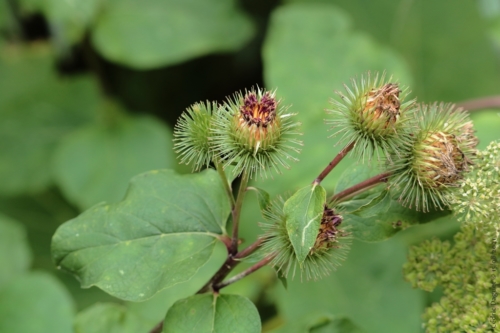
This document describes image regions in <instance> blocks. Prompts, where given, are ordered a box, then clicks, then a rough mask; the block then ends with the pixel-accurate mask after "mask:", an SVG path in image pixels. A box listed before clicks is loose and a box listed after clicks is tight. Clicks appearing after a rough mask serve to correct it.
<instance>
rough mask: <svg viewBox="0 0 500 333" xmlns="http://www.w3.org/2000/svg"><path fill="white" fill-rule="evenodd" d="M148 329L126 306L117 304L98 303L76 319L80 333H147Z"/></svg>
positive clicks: (76, 325) (76, 329)
mask: <svg viewBox="0 0 500 333" xmlns="http://www.w3.org/2000/svg"><path fill="white" fill-rule="evenodd" d="M148 328H149V327H145V326H144V324H143V323H141V321H140V319H139V318H138V317H137V316H135V315H134V314H133V313H130V312H129V311H127V308H126V307H125V306H123V305H121V304H116V303H96V304H94V305H92V306H91V307H89V308H87V309H85V310H84V311H82V312H80V313H79V314H78V315H77V317H76V319H75V331H76V332H78V333H138V332H144V333H146V332H147V331H148Z"/></svg>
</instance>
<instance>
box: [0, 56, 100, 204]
mask: <svg viewBox="0 0 500 333" xmlns="http://www.w3.org/2000/svg"><path fill="white" fill-rule="evenodd" d="M49 52H50V51H49V49H48V48H46V47H45V46H38V47H32V48H29V49H28V48H14V47H13V48H9V52H7V51H6V52H0V118H1V119H2V121H1V122H0V142H4V143H8V144H2V145H0V194H3V195H19V194H22V193H27V192H28V193H33V192H39V191H41V190H43V189H45V188H46V187H48V186H49V185H50V184H51V183H52V178H51V176H52V175H51V168H50V161H51V154H52V152H53V150H54V147H55V146H56V144H57V142H58V141H59V140H60V139H61V138H62V137H63V136H64V135H66V134H68V133H69V132H71V131H72V130H74V129H75V128H77V127H79V126H81V125H83V124H87V123H89V122H91V121H93V120H94V118H95V111H94V110H95V109H96V107H97V104H98V102H99V93H98V89H97V86H96V84H95V82H94V81H93V80H92V79H91V78H90V77H78V78H75V79H73V78H72V79H67V78H66V79H61V78H59V77H57V75H56V73H55V71H54V70H53V60H52V57H51V55H50V53H49ZM26 78H29V80H27V79H26Z"/></svg>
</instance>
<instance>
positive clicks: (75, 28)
mask: <svg viewBox="0 0 500 333" xmlns="http://www.w3.org/2000/svg"><path fill="white" fill-rule="evenodd" d="M19 2H20V4H21V7H22V8H23V10H24V11H28V12H41V13H43V14H44V16H45V17H46V18H47V19H48V21H49V23H50V24H51V26H52V29H53V30H56V31H57V33H56V34H55V35H56V36H55V37H56V38H62V39H63V41H64V42H70V43H71V42H77V41H79V40H81V39H82V38H83V36H84V33H85V31H86V29H87V27H88V26H89V24H90V23H91V22H92V20H93V19H95V17H96V15H97V13H98V9H99V6H100V5H101V3H102V2H103V1H101V0H86V1H74V2H73V1H60V0H20V1H19ZM53 37H54V36H53Z"/></svg>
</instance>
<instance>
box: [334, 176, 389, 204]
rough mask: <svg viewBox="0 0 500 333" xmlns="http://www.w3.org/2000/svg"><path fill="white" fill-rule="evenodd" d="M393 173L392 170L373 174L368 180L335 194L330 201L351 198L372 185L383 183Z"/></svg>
mask: <svg viewBox="0 0 500 333" xmlns="http://www.w3.org/2000/svg"><path fill="white" fill-rule="evenodd" d="M390 175H391V173H390V172H384V173H381V174H379V175H376V176H373V177H371V178H368V179H367V180H364V181H362V182H361V183H358V184H356V185H354V186H351V187H349V188H347V189H345V190H343V191H341V192H339V193H337V194H335V195H333V196H332V197H331V198H330V202H334V201H335V202H339V201H341V200H342V199H346V198H349V197H351V196H354V195H356V194H358V193H360V192H363V191H365V190H367V189H369V188H370V187H372V186H374V185H377V184H379V183H383V182H386V181H387V178H388V177H389V176H390Z"/></svg>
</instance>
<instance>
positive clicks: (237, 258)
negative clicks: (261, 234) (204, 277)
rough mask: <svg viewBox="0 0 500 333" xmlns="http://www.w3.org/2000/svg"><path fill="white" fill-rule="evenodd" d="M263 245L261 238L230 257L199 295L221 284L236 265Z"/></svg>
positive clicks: (199, 291)
mask: <svg viewBox="0 0 500 333" xmlns="http://www.w3.org/2000/svg"><path fill="white" fill-rule="evenodd" d="M261 244H262V239H260V238H259V239H257V240H256V241H255V242H254V243H253V244H251V245H250V246H248V247H247V248H245V249H243V250H241V251H240V252H238V253H236V254H235V255H234V256H233V255H229V256H228V258H227V259H226V261H225V262H224V264H223V265H222V266H221V267H220V268H219V270H218V271H217V273H215V274H214V276H212V278H211V279H210V281H208V282H207V283H206V284H205V285H204V286H203V287H202V288H201V289H200V290H198V292H197V294H202V293H204V292H207V291H209V290H210V289H213V286H215V285H216V284H218V283H220V282H221V281H222V280H224V278H225V277H226V276H227V275H228V274H229V273H231V271H232V270H233V269H234V268H235V267H236V265H238V264H239V263H240V262H241V259H243V258H246V257H248V256H249V255H251V254H252V253H254V252H255V251H256V250H257V249H258V248H259V247H260V246H261Z"/></svg>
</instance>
